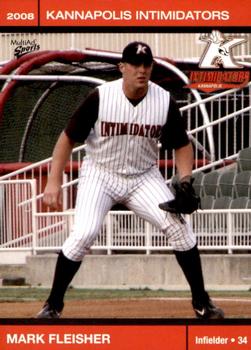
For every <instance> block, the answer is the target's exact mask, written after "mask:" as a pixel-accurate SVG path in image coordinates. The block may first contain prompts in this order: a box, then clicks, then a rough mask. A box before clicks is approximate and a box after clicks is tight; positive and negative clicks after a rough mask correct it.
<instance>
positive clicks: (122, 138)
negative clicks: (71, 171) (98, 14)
mask: <svg viewBox="0 0 251 350" xmlns="http://www.w3.org/2000/svg"><path fill="white" fill-rule="evenodd" d="M122 83H123V81H122V79H118V80H115V81H112V82H109V83H105V84H103V85H101V86H99V87H98V88H96V89H95V90H94V91H93V92H92V93H91V94H90V95H89V96H88V97H87V98H86V99H85V100H84V101H83V103H82V104H81V105H80V106H79V108H78V109H77V110H76V111H75V113H74V114H73V115H72V117H71V119H70V121H69V123H68V125H67V126H66V128H65V133H66V134H67V136H68V137H69V138H70V139H72V140H73V141H75V142H84V141H85V142H86V157H85V164H86V161H89V162H95V163H96V164H98V165H102V166H103V167H105V168H106V169H108V170H110V171H112V172H114V173H118V174H125V175H136V174H140V173H143V172H145V171H146V170H147V169H149V168H150V167H152V166H153V165H154V164H156V161H157V157H158V141H159V140H160V141H161V144H162V147H163V148H164V149H173V148H179V147H182V146H184V145H186V144H188V142H189V140H188V137H187V133H186V130H185V126H184V122H183V120H182V117H181V115H180V112H179V110H178V107H177V104H176V103H175V101H174V100H173V99H172V98H171V96H170V93H169V92H168V91H166V90H164V89H163V88H162V87H160V86H159V85H157V84H155V83H153V82H151V81H149V83H148V91H147V94H146V95H145V96H144V98H143V99H141V100H139V101H136V104H135V103H132V101H130V100H129V99H128V98H127V97H126V96H125V94H124V92H123V89H122Z"/></svg>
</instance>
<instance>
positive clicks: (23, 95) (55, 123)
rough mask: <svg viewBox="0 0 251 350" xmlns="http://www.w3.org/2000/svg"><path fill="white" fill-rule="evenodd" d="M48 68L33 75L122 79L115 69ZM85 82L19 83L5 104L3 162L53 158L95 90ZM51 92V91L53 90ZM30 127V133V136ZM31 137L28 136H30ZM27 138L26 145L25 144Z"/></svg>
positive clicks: (0, 149) (0, 141) (1, 141)
mask: <svg viewBox="0 0 251 350" xmlns="http://www.w3.org/2000/svg"><path fill="white" fill-rule="evenodd" d="M97 66H98V64H97V63H96V64H95V65H94V67H96V68H91V69H90V68H88V69H86V68H82V69H81V70H79V69H78V72H77V73H74V72H73V69H74V70H76V67H73V66H71V65H69V67H68V66H67V67H66V66H65V65H63V68H62V66H59V67H58V66H56V67H55V66H54V65H51V66H48V67H47V68H45V67H43V68H41V69H39V70H34V71H32V72H31V74H48V73H49V74H54V75H56V74H65V73H69V72H70V73H71V74H78V75H85V76H86V75H90V76H92V77H98V78H100V79H107V80H108V77H109V80H110V79H114V78H116V77H117V76H118V71H117V69H116V68H115V67H113V69H112V74H110V71H111V67H110V66H108V71H109V74H107V71H106V69H100V68H99V69H97ZM94 86H95V85H94V84H89V83H83V82H57V83H55V82H54V83H53V82H51V81H49V82H48V81H47V82H35V81H34V82H25V81H20V82H18V86H16V87H15V89H14V90H13V92H12V95H11V97H10V98H9V99H8V101H7V102H6V104H5V108H4V115H3V120H2V123H1V125H0V135H1V136H0V162H2V163H7V162H17V161H23V162H36V161H39V160H42V159H44V158H47V157H50V156H51V154H52V151H53V148H54V145H55V143H56V140H57V138H58V136H59V134H60V133H61V131H62V130H63V129H64V127H65V125H66V123H67V121H68V119H69V118H70V116H71V114H72V113H73V111H74V110H75V109H76V108H77V106H78V105H79V103H80V101H81V100H82V99H83V98H84V97H85V96H86V95H87V93H89V92H90V90H91V89H93V88H94ZM49 88H50V89H49ZM27 125H29V130H28V133H27V130H26V129H27ZM26 134H27V135H26ZM24 135H26V137H25V141H24Z"/></svg>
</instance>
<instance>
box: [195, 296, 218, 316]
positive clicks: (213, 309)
mask: <svg viewBox="0 0 251 350" xmlns="http://www.w3.org/2000/svg"><path fill="white" fill-rule="evenodd" d="M193 309H194V312H195V315H196V317H197V318H199V319H202V320H209V319H223V318H224V312H223V310H222V309H221V308H219V307H217V306H216V305H214V303H213V302H212V300H211V299H209V301H208V302H207V304H206V305H203V306H202V307H196V306H193Z"/></svg>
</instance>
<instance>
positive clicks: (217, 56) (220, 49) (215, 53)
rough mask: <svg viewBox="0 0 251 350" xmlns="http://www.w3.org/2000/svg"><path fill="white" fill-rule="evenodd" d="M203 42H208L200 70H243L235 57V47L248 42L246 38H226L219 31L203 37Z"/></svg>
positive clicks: (200, 63)
mask: <svg viewBox="0 0 251 350" xmlns="http://www.w3.org/2000/svg"><path fill="white" fill-rule="evenodd" d="M200 40H201V41H206V42H207V47H206V48H205V50H204V52H203V55H202V57H201V59H200V62H199V67H200V68H220V67H223V68H232V69H233V68H243V66H242V65H240V64H239V63H237V62H236V61H235V59H234V57H233V54H232V50H233V47H235V46H237V45H240V44H242V43H244V42H246V41H247V39H246V38H234V37H225V36H224V35H223V34H222V33H221V32H219V31H218V30H214V31H212V34H210V35H209V36H201V37H200Z"/></svg>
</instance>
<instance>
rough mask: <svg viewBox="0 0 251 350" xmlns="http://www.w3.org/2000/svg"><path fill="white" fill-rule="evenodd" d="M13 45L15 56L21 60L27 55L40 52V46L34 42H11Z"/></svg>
mask: <svg viewBox="0 0 251 350" xmlns="http://www.w3.org/2000/svg"><path fill="white" fill-rule="evenodd" d="M11 45H12V46H15V48H14V56H15V57H16V58H19V57H21V56H23V55H25V54H27V53H30V52H34V51H38V50H40V45H39V44H38V43H37V41H36V39H34V40H23V39H22V40H11Z"/></svg>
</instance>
